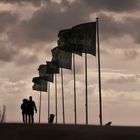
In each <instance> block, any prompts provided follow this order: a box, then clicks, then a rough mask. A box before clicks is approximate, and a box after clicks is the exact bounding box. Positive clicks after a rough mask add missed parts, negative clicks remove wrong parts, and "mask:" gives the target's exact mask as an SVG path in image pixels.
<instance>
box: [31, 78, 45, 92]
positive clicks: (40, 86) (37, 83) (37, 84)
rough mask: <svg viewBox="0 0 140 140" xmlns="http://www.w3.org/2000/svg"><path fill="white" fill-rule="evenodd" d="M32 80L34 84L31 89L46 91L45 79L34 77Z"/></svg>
mask: <svg viewBox="0 0 140 140" xmlns="http://www.w3.org/2000/svg"><path fill="white" fill-rule="evenodd" d="M32 81H33V82H34V85H33V86H32V89H33V90H37V91H45V92H47V81H46V80H43V79H42V78H40V77H34V78H33V80H32Z"/></svg>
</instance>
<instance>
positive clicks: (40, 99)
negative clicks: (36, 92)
mask: <svg viewBox="0 0 140 140" xmlns="http://www.w3.org/2000/svg"><path fill="white" fill-rule="evenodd" d="M40 120H41V91H40V97H39V123H40Z"/></svg>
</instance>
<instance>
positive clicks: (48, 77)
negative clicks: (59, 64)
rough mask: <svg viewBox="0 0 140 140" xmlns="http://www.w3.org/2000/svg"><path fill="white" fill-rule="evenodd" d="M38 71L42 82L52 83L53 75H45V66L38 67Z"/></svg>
mask: <svg viewBox="0 0 140 140" xmlns="http://www.w3.org/2000/svg"><path fill="white" fill-rule="evenodd" d="M38 71H39V76H40V78H42V79H43V80H46V81H49V82H53V76H54V75H53V74H51V73H47V65H46V64H42V65H40V66H39V68H38Z"/></svg>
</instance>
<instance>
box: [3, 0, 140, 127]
mask: <svg viewBox="0 0 140 140" xmlns="http://www.w3.org/2000/svg"><path fill="white" fill-rule="evenodd" d="M139 9H140V1H139V0H117V1H113V0H0V65H1V68H0V110H2V107H3V105H6V107H7V108H6V120H7V122H22V119H21V110H20V105H21V103H22V99H23V98H28V97H29V96H30V95H32V96H33V99H34V100H35V101H36V104H37V106H39V93H38V92H37V91H33V90H32V85H33V83H32V77H35V76H38V71H37V69H38V67H39V65H40V64H45V62H46V61H50V60H51V58H52V55H51V49H52V48H54V47H56V44H57V40H58V38H57V34H58V32H59V30H61V29H65V28H71V27H72V26H75V25H77V24H80V23H85V22H89V21H95V20H96V17H99V28H100V29H99V30H100V52H101V79H102V101H103V102H102V104H103V124H105V123H106V122H108V121H112V123H113V125H140V86H139V85H140V72H139V70H140V66H139V63H140V48H139V45H140V38H139V37H140V31H139V25H140V17H139V14H140V11H139ZM60 80H61V79H60V75H58V94H59V95H58V122H59V123H62V104H61V84H60V82H61V81H60ZM64 83H65V84H64V92H65V113H66V123H74V111H73V90H70V89H72V88H73V74H72V71H70V70H64ZM76 84H77V113H78V114H77V115H78V123H80V124H81V123H82V124H85V86H84V56H83V57H80V56H76ZM88 97H89V123H90V124H99V100H98V99H99V96H98V69H97V58H96V57H94V56H92V55H88ZM47 109H48V108H47V93H42V117H41V122H47ZM51 113H55V104H54V84H51ZM35 120H36V122H38V114H35Z"/></svg>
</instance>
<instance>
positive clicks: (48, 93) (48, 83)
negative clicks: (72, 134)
mask: <svg viewBox="0 0 140 140" xmlns="http://www.w3.org/2000/svg"><path fill="white" fill-rule="evenodd" d="M49 115H50V83H49V82H48V123H49Z"/></svg>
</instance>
